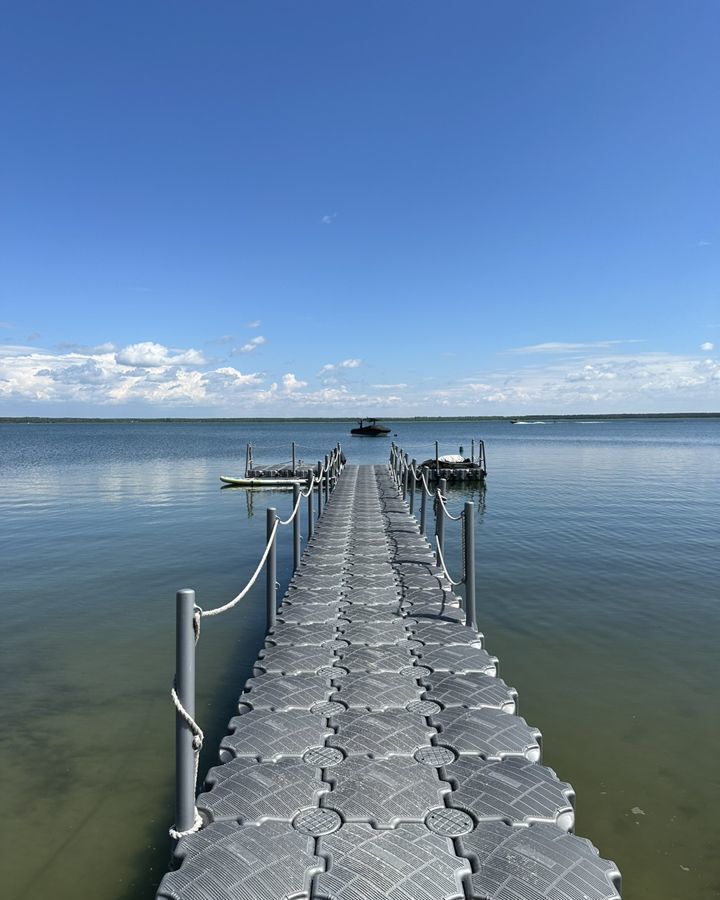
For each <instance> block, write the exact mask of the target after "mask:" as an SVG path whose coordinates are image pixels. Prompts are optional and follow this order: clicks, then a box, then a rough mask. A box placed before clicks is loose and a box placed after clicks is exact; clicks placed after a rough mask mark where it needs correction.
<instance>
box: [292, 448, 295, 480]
mask: <svg viewBox="0 0 720 900" xmlns="http://www.w3.org/2000/svg"><path fill="white" fill-rule="evenodd" d="M292 473H293V478H294V477H295V441H293V442H292Z"/></svg>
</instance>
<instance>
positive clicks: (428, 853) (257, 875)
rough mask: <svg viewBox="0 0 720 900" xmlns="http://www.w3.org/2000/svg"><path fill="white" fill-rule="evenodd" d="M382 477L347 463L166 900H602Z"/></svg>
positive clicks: (524, 737)
mask: <svg viewBox="0 0 720 900" xmlns="http://www.w3.org/2000/svg"><path fill="white" fill-rule="evenodd" d="M464 623H465V613H464V611H463V608H462V603H461V600H460V598H459V597H458V596H456V595H455V594H454V593H453V591H452V586H451V583H450V582H449V581H448V580H447V578H446V577H445V575H444V573H443V570H442V569H438V568H437V567H436V565H435V554H434V552H433V550H432V549H431V547H430V545H429V543H428V541H427V539H426V538H425V537H424V536H423V535H422V534H421V533H420V531H419V528H418V525H417V523H416V521H415V519H414V518H413V517H411V515H410V514H409V511H408V508H407V506H406V505H405V503H404V502H403V500H402V498H401V496H400V494H399V493H398V489H397V487H396V484H395V482H394V480H393V478H392V476H391V474H390V472H389V470H388V468H387V467H386V466H377V467H371V466H361V467H357V466H347V467H346V468H345V470H344V471H343V473H342V475H341V476H340V478H339V480H338V483H337V487H336V489H335V491H334V492H333V493H332V495H331V497H330V500H329V502H328V503H327V505H326V507H325V511H324V513H323V514H322V517H321V518H320V519H319V520H318V522H317V524H316V527H315V531H314V534H313V537H312V538H311V539H310V541H309V542H308V546H307V549H306V551H305V553H304V554H303V556H302V559H301V562H300V565H299V566H298V568H297V570H296V572H295V575H294V577H293V579H292V582H291V584H290V587H289V588H288V591H287V593H286V594H285V597H284V599H283V602H282V605H281V606H280V608H279V610H278V613H277V620H276V624H275V626H274V627H273V629H272V630H271V631H270V633H269V634H268V635H267V639H266V641H265V646H264V648H263V649H262V650H261V651H260V655H259V657H258V659H257V661H256V663H255V667H254V672H253V675H252V677H251V678H250V679H249V680H248V682H247V684H246V685H245V690H244V692H243V693H242V695H241V696H240V698H239V704H238V714H237V715H236V716H235V717H234V718H233V719H231V721H230V724H229V733H228V735H227V737H225V738H224V739H223V741H222V743H221V746H220V764H219V765H218V766H216V767H215V768H213V769H211V770H210V771H209V773H208V776H207V779H206V782H205V788H204V790H203V792H202V793H201V794H200V796H199V797H198V798H197V807H198V810H199V811H200V814H201V816H202V819H203V827H202V828H201V829H200V830H199V831H197V832H196V833H194V834H188V835H187V836H185V837H182V838H181V839H180V840H179V842H178V843H177V846H176V848H175V853H174V865H175V867H176V868H175V870H174V871H171V872H169V873H168V874H167V875H165V877H164V878H163V880H162V883H161V885H160V888H159V891H158V895H157V896H158V898H163V900H206V898H207V900H280V898H285V900H617V898H619V897H620V875H619V872H618V870H617V868H616V866H615V865H614V864H613V863H612V862H608V861H606V860H604V859H601V858H600V857H599V855H598V853H597V851H596V850H595V848H594V847H593V846H592V844H590V842H589V841H587V840H584V839H582V838H579V837H576V836H574V835H573V834H572V833H571V831H572V829H573V827H574V822H575V814H574V807H573V801H574V793H573V790H572V788H571V787H570V785H569V784H567V783H565V782H563V781H560V780H559V779H558V778H557V777H556V775H555V773H554V772H553V771H552V770H551V769H549V768H547V767H545V766H543V765H542V764H541V755H542V741H541V736H540V732H539V731H538V730H537V729H536V728H534V727H533V726H531V725H529V724H527V723H526V722H525V720H524V719H522V718H521V717H520V716H519V715H518V714H517V699H518V698H517V693H516V691H515V690H514V689H513V688H512V687H510V686H509V685H508V684H506V682H505V681H503V680H502V679H501V678H500V677H499V676H498V661H497V659H496V658H495V657H494V656H493V655H492V654H491V653H489V652H488V651H487V650H486V649H485V647H484V639H483V636H482V634H479V633H478V632H477V631H476V630H474V629H473V628H470V627H468V626H466V625H465V624H464Z"/></svg>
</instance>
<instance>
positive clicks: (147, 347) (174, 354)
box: [115, 341, 205, 367]
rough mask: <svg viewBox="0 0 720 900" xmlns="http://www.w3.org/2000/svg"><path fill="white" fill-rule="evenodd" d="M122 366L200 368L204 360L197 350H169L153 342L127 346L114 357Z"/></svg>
mask: <svg viewBox="0 0 720 900" xmlns="http://www.w3.org/2000/svg"><path fill="white" fill-rule="evenodd" d="M115 359H116V360H117V362H118V363H119V364H120V365H122V366H146V367H154V366H172V365H175V366H202V365H204V364H205V358H204V356H203V355H202V353H201V352H200V351H199V350H193V349H192V348H191V349H189V350H169V349H168V348H167V347H164V346H163V345H162V344H156V343H154V342H153V341H142V342H141V343H139V344H129V345H128V346H127V347H124V348H123V349H122V350H119V351H118V352H117V354H116V356H115Z"/></svg>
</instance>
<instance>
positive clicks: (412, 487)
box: [410, 460, 417, 515]
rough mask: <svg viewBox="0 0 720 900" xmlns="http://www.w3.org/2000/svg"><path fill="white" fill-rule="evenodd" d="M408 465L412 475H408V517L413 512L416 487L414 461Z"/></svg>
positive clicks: (415, 465)
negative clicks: (410, 467)
mask: <svg viewBox="0 0 720 900" xmlns="http://www.w3.org/2000/svg"><path fill="white" fill-rule="evenodd" d="M410 465H411V466H412V474H411V475H410V515H412V514H413V513H414V512H415V488H416V487H417V479H416V478H415V472H416V471H417V462H416V460H412V462H411V463H410Z"/></svg>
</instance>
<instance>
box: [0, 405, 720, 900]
mask: <svg viewBox="0 0 720 900" xmlns="http://www.w3.org/2000/svg"><path fill="white" fill-rule="evenodd" d="M347 431H348V426H347V425H342V424H324V425H316V424H313V425H275V424H273V425H261V424H258V425H256V426H246V425H242V426H240V425H203V424H198V425H47V426H44V425H28V426H20V425H2V426H0V471H1V472H2V476H3V477H2V485H3V490H2V495H1V496H0V508H1V510H2V517H1V519H0V522H1V523H2V525H1V526H0V527H1V528H2V542H1V544H0V553H2V572H3V581H2V592H3V604H2V608H3V623H2V629H1V630H0V641H1V642H2V653H1V656H0V665H1V666H2V671H1V672H0V716H1V719H0V771H2V772H3V775H4V779H3V794H2V797H3V801H4V809H3V815H2V826H0V827H2V831H3V837H2V840H1V841H0V854H1V855H2V859H0V872H2V886H3V896H4V897H7V898H8V900H21V898H22V900H35V898H47V897H53V898H54V900H71V898H72V900H77V898H78V897H83V898H84V897H92V898H103V900H150V898H152V897H153V895H154V891H155V888H156V886H157V882H158V881H159V879H160V877H161V876H162V874H163V872H164V870H165V867H166V864H167V860H168V851H169V842H168V838H167V827H168V825H169V824H170V821H171V817H172V777H173V770H172V759H173V744H172V740H173V711H172V708H171V705H170V701H169V697H168V690H169V684H170V680H171V678H172V672H173V656H172V654H173V641H174V637H173V627H174V624H173V613H174V592H175V590H176V589H177V588H179V587H194V588H195V589H196V590H197V592H198V602H199V603H200V604H201V605H204V606H213V605H216V604H218V603H220V602H224V601H225V600H227V599H229V598H230V597H231V596H233V595H234V593H235V592H236V590H237V589H238V588H239V587H241V586H242V585H244V583H245V581H246V579H247V577H248V575H249V573H250V571H251V569H252V568H253V567H254V564H255V562H256V560H257V559H258V557H259V554H260V552H261V550H262V547H263V546H264V531H265V527H264V523H265V517H264V511H265V508H266V507H267V506H268V505H275V506H277V508H278V510H279V512H280V513H281V515H285V514H286V513H287V512H288V511H289V508H290V495H289V494H287V493H285V492H272V493H270V492H266V491H262V492H254V493H247V492H245V491H243V490H220V489H219V482H218V475H220V474H240V473H241V469H242V464H243V459H244V442H245V441H246V440H251V441H252V442H253V444H254V446H255V459H256V461H258V462H262V461H268V462H270V461H273V460H281V459H287V458H289V447H290V442H291V441H292V440H293V439H294V440H296V441H297V442H298V446H299V451H298V452H299V454H300V455H301V456H303V457H304V458H307V459H309V460H316V459H317V458H318V457H319V456H321V455H322V454H324V453H325V451H326V450H327V449H328V448H329V447H330V446H331V445H332V444H333V443H334V442H335V441H337V440H340V441H342V442H343V446H344V448H345V450H346V453H347V455H348V458H349V461H350V462H382V461H385V459H386V456H387V451H388V441H387V440H372V439H367V438H351V437H350V436H349V435H348V434H347ZM397 432H398V437H397V440H398V442H399V443H400V444H401V445H402V446H404V447H405V448H406V449H407V450H408V451H409V452H410V453H411V455H414V456H416V457H417V458H418V459H421V458H425V457H428V456H431V455H432V452H433V441H434V440H435V438H439V439H440V440H441V445H442V448H443V450H444V451H445V452H456V451H457V447H458V445H459V444H463V445H464V447H465V449H466V451H467V450H468V449H469V445H470V439H471V438H472V437H483V438H484V439H485V441H486V445H487V453H488V463H489V470H490V471H489V479H488V485H487V490H486V491H484V492H483V493H482V494H480V493H478V491H477V490H476V491H474V492H467V493H465V492H463V491H461V490H456V491H453V492H452V503H453V506H455V508H456V509H459V507H460V505H461V503H462V501H463V500H464V499H466V497H467V496H468V495H470V494H472V495H473V499H475V500H476V502H477V510H478V527H477V532H478V547H477V572H478V605H479V620H480V625H481V629H482V630H483V631H484V632H485V634H486V637H487V645H488V648H489V649H490V650H491V651H492V652H494V653H496V654H497V655H499V656H500V660H501V672H502V675H503V676H504V678H505V679H506V680H507V681H508V682H509V683H510V684H512V685H514V686H515V687H517V688H518V689H519V691H520V700H521V712H522V714H523V715H524V716H525V717H526V718H527V719H528V721H529V722H531V723H532V724H534V725H537V726H538V727H539V728H540V729H541V730H542V732H543V735H544V746H545V762H546V763H547V764H548V765H551V766H552V767H553V768H554V769H555V770H556V771H557V772H558V774H559V775H560V776H561V777H562V778H563V779H565V780H568V781H570V782H572V784H573V785H574V787H575V789H576V791H577V793H578V827H577V830H578V833H579V834H581V835H586V836H589V837H591V838H592V840H593V841H594V843H595V844H596V845H597V846H598V847H599V848H600V850H601V852H602V854H603V855H604V856H606V857H609V858H611V859H614V860H615V861H616V862H617V863H618V864H619V866H620V868H621V869H622V872H623V876H624V896H625V897H626V898H628V900H631V898H636V900H677V898H685V897H687V898H695V900H709V898H716V897H720V856H719V854H718V850H717V845H718V831H719V829H718V824H717V816H718V810H719V809H720V776H719V775H718V771H719V770H718V765H717V760H718V754H719V753H720V722H719V721H718V709H719V708H720V703H719V701H720V687H719V685H720V654H719V653H718V649H717V644H718V634H719V633H720V632H719V629H718V626H719V625H720V552H719V551H720V538H719V535H718V508H719V505H718V500H720V421H718V420H695V421H693V420H679V421H668V422H647V421H624V422H618V423H602V424H595V423H563V424H556V425H536V426H533V425H527V426H513V425H510V424H509V423H508V424H506V423H489V424H488V423H481V424H478V425H476V426H473V425H471V424H470V423H464V422H463V423H447V422H446V423H423V424H416V425H415V424H413V425H405V424H403V425H401V426H399V427H398V429H397ZM283 537H284V540H283V541H281V549H280V557H279V573H280V574H281V577H282V581H283V588H284V586H285V583H286V582H287V579H288V577H289V574H290V552H291V548H290V541H289V534H284V535H283ZM458 554H459V544H458V541H457V539H456V537H455V536H454V533H453V530H452V529H450V532H449V534H448V554H447V555H448V564H449V565H450V568H451V569H452V568H453V564H454V566H455V570H456V571H459V566H460V562H459V555H458ZM264 628H265V626H264V597H263V596H262V586H260V588H259V589H258V590H257V591H256V592H255V593H251V595H250V596H248V597H247V598H246V600H245V601H244V602H243V603H242V604H241V605H240V606H239V607H237V608H236V609H235V610H234V612H233V613H231V614H227V615H226V616H224V617H221V618H219V619H213V620H211V621H209V622H208V623H207V624H206V625H205V627H204V628H203V635H202V640H201V642H200V646H199V660H198V667H199V672H198V677H199V698H198V702H199V705H198V717H199V720H200V722H201V724H202V725H203V727H204V728H205V732H206V735H207V740H206V751H205V752H204V756H203V761H202V764H203V769H205V768H207V767H208V766H209V765H212V763H213V762H214V758H215V751H216V747H217V743H218V741H219V739H220V737H221V736H222V734H223V733H224V729H225V724H226V722H227V720H228V719H229V718H230V716H231V715H232V713H233V700H234V698H235V697H236V696H237V694H238V693H239V691H240V689H241V687H242V684H243V681H244V679H245V677H246V676H247V674H248V671H249V665H250V664H251V662H252V660H253V659H254V658H255V656H256V653H257V650H258V648H259V646H260V643H261V640H262V637H263V634H264Z"/></svg>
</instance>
